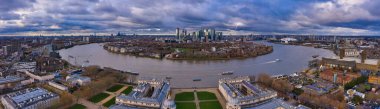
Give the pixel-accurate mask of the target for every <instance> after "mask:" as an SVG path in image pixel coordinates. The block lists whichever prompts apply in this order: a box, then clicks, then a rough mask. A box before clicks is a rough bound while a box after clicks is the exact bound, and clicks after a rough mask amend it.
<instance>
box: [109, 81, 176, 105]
mask: <svg viewBox="0 0 380 109" xmlns="http://www.w3.org/2000/svg"><path fill="white" fill-rule="evenodd" d="M151 90H153V93H152V95H151V96H146V95H147V94H148V92H149V91H151ZM169 91H170V85H169V82H167V81H159V80H155V79H153V80H139V81H138V86H136V87H135V88H134V89H133V91H132V92H131V93H130V94H128V95H124V94H121V95H119V96H117V97H116V101H115V102H116V104H119V105H125V106H126V107H128V106H130V107H140V108H149V109H160V108H162V107H165V106H163V104H164V101H166V100H167V97H168V94H169ZM167 104H169V103H167ZM166 109H167V108H166ZM169 109H173V108H169Z"/></svg>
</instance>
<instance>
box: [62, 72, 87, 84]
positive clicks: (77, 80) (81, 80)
mask: <svg viewBox="0 0 380 109" xmlns="http://www.w3.org/2000/svg"><path fill="white" fill-rule="evenodd" d="M66 81H67V82H69V83H70V84H72V85H80V86H83V85H87V84H89V83H90V82H91V78H90V77H86V76H80V75H78V74H75V75H69V76H66Z"/></svg>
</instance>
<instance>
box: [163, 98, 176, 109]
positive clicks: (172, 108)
mask: <svg viewBox="0 0 380 109" xmlns="http://www.w3.org/2000/svg"><path fill="white" fill-rule="evenodd" d="M176 108H177V106H176V105H175V102H174V100H170V99H167V100H165V101H164V103H163V104H162V108H161V109H176Z"/></svg>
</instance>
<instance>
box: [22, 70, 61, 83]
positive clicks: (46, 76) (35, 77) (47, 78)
mask: <svg viewBox="0 0 380 109" xmlns="http://www.w3.org/2000/svg"><path fill="white" fill-rule="evenodd" d="M25 74H26V75H28V76H30V77H31V78H33V79H36V80H39V81H47V80H51V79H53V78H54V75H53V74H47V75H43V76H39V75H35V74H33V73H31V72H29V71H25Z"/></svg>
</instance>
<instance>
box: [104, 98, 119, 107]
mask: <svg viewBox="0 0 380 109" xmlns="http://www.w3.org/2000/svg"><path fill="white" fill-rule="evenodd" d="M115 100H116V97H113V98H112V99H110V100H109V101H107V102H105V103H104V104H103V106H104V107H110V106H111V105H113V104H115Z"/></svg>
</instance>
